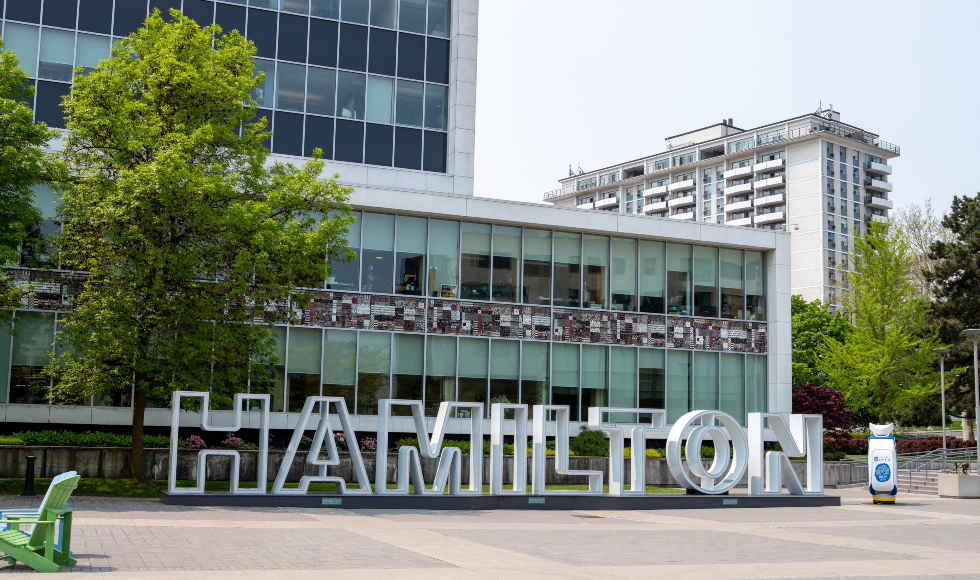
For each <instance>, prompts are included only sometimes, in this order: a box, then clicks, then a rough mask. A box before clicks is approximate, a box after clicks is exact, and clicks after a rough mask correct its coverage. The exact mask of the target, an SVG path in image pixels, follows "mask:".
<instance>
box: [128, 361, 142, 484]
mask: <svg viewBox="0 0 980 580" xmlns="http://www.w3.org/2000/svg"><path fill="white" fill-rule="evenodd" d="M141 385H142V381H140V380H139V377H137V380H136V389H135V393H133V446H132V448H131V454H130V463H131V466H132V469H133V481H134V482H139V481H146V465H145V464H144V461H143V421H144V415H145V412H146V391H144V390H143V389H142V388H141Z"/></svg>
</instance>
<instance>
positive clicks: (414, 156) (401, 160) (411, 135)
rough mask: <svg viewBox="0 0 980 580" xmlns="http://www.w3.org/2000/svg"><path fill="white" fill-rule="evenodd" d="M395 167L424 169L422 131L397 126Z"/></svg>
mask: <svg viewBox="0 0 980 580" xmlns="http://www.w3.org/2000/svg"><path fill="white" fill-rule="evenodd" d="M395 167H402V168H404V169H422V131H420V130H418V129H409V128H408V127H395Z"/></svg>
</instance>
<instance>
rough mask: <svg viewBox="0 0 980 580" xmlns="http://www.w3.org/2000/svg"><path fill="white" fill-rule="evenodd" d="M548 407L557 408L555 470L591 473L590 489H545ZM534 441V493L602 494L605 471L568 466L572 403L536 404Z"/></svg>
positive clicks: (578, 473)
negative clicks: (569, 408) (585, 490)
mask: <svg viewBox="0 0 980 580" xmlns="http://www.w3.org/2000/svg"><path fill="white" fill-rule="evenodd" d="M548 411H555V471H557V472H558V473H560V474H562V475H587V476H588V477H589V491H587V492H581V491H558V490H555V491H545V475H544V472H545V466H546V465H547V455H548V451H547V446H546V445H545V442H546V435H547V433H546V432H545V426H546V425H547V424H548V417H547V412H548ZM533 429H534V435H533V443H532V446H531V459H532V463H533V464H534V470H533V471H532V472H531V493H532V494H534V495H602V472H601V471H589V470H572V469H569V468H568V405H534V420H533Z"/></svg>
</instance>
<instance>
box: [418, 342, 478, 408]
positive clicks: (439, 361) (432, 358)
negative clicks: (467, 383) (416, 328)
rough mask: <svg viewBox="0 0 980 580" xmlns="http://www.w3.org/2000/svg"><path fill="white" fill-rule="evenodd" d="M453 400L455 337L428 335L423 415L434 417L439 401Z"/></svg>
mask: <svg viewBox="0 0 980 580" xmlns="http://www.w3.org/2000/svg"><path fill="white" fill-rule="evenodd" d="M455 400H456V338H455V337H451V336H429V337H428V338H427V339H426V345H425V415H426V416H427V417H435V416H436V415H437V414H438V413H439V403H442V402H443V401H455ZM467 402H469V401H467Z"/></svg>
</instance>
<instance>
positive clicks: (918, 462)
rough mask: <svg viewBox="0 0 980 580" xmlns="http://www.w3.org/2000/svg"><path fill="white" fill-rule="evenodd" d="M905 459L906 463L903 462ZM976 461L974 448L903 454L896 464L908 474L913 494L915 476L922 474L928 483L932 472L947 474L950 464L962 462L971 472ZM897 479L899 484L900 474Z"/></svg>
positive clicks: (909, 487) (910, 489) (909, 488)
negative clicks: (971, 466) (971, 467)
mask: <svg viewBox="0 0 980 580" xmlns="http://www.w3.org/2000/svg"><path fill="white" fill-rule="evenodd" d="M903 459H904V463H902V462H901V461H902V460H903ZM974 461H976V449H973V448H965V449H934V450H932V451H924V452H920V453H903V454H901V455H899V456H898V457H897V461H896V464H897V467H898V470H899V471H902V470H905V471H907V472H908V486H907V490H908V491H909V492H911V491H912V477H913V474H920V475H922V476H924V477H925V479H926V481H928V480H929V472H930V471H937V472H939V473H945V472H946V471H948V469H949V464H950V463H954V464H956V463H960V462H963V463H965V464H966V467H967V471H969V467H970V464H971V462H974ZM976 470H977V468H976V467H974V471H976ZM895 479H896V483H899V481H898V474H896V478H895ZM903 487H904V486H903Z"/></svg>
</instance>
